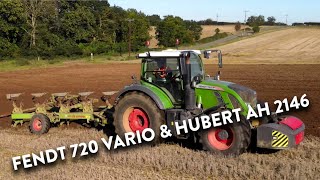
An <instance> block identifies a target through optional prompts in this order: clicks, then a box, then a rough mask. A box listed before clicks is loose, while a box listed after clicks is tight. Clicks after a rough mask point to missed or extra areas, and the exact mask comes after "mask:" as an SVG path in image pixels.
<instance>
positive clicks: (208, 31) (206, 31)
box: [150, 25, 247, 48]
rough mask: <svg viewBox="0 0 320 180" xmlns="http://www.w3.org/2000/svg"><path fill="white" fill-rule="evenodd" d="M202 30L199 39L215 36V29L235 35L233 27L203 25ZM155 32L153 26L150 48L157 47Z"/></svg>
mask: <svg viewBox="0 0 320 180" xmlns="http://www.w3.org/2000/svg"><path fill="white" fill-rule="evenodd" d="M201 27H202V28H203V30H202V35H201V38H200V39H203V38H206V37H210V36H213V35H214V34H215V31H214V30H215V29H217V28H219V29H220V32H221V33H222V32H226V33H235V29H234V25H222V26H215V25H203V26H201ZM245 27H247V26H242V27H241V28H245ZM155 32H156V29H155V27H154V26H152V27H151V28H150V35H151V36H152V37H153V38H152V39H151V41H150V47H151V48H155V47H157V43H158V41H157V39H155V38H154V37H155Z"/></svg>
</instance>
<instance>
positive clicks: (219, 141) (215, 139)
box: [208, 127, 235, 151]
mask: <svg viewBox="0 0 320 180" xmlns="http://www.w3.org/2000/svg"><path fill="white" fill-rule="evenodd" d="M221 136H225V137H221ZM234 139H235V136H234V133H233V130H232V129H231V128H229V127H223V128H217V129H211V130H209V133H208V140H209V143H210V145H211V146H212V147H214V148H215V149H218V150H221V151H223V150H227V149H229V148H230V147H231V145H232V143H233V142H234Z"/></svg>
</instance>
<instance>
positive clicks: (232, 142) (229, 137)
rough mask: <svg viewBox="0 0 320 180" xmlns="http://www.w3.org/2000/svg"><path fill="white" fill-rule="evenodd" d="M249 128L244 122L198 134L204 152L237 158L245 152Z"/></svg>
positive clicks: (248, 139) (247, 144) (249, 135)
mask: <svg viewBox="0 0 320 180" xmlns="http://www.w3.org/2000/svg"><path fill="white" fill-rule="evenodd" d="M250 139H251V128H250V125H249V123H248V122H247V121H246V120H241V121H240V122H234V123H233V124H229V125H226V126H221V127H216V128H211V129H209V130H204V131H202V132H200V143H201V144H202V147H203V149H204V150H207V151H211V152H213V153H216V154H220V155H224V156H237V155H240V154H242V153H244V152H246V151H247V149H248V147H249V144H250Z"/></svg>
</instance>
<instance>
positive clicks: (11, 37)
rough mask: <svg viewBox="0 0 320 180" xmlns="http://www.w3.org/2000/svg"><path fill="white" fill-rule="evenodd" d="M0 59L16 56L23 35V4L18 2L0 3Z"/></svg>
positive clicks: (5, 0) (6, 1) (8, 0)
mask: <svg viewBox="0 0 320 180" xmlns="http://www.w3.org/2000/svg"><path fill="white" fill-rule="evenodd" d="M0 17H1V18H0V58H1V57H3V56H17V55H18V51H19V45H20V44H21V42H22V37H23V34H24V31H23V29H22V28H21V27H22V26H23V25H24V24H25V18H24V14H23V4H22V3H21V1H18V0H14V1H11V0H3V1H0Z"/></svg>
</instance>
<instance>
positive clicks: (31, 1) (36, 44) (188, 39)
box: [0, 0, 202, 59]
mask: <svg viewBox="0 0 320 180" xmlns="http://www.w3.org/2000/svg"><path fill="white" fill-rule="evenodd" d="M0 17H1V18H0V59H4V58H6V57H28V56H30V57H41V58H52V57H55V56H68V57H69V56H74V55H89V54H91V53H94V54H102V53H107V54H113V53H124V52H127V51H128V43H129V42H130V43H131V48H132V49H131V50H132V51H140V50H143V49H144V48H145V42H146V41H147V40H150V39H151V37H150V35H149V29H150V26H151V25H152V24H154V25H156V29H157V35H156V38H157V39H158V40H159V45H160V46H165V47H169V46H174V44H175V39H176V38H179V39H180V41H181V42H182V43H193V42H194V41H196V40H198V39H199V38H200V35H201V31H202V28H201V26H200V25H197V23H196V22H194V21H186V20H183V19H182V18H180V17H175V16H166V17H164V19H161V18H160V17H159V16H158V15H153V16H147V15H145V14H144V13H143V12H139V11H137V10H135V9H128V10H124V9H123V8H121V7H117V6H110V4H109V3H108V1H107V0H92V1H67V0H52V1H44V0H2V1H0ZM129 31H130V32H129ZM129 36H130V37H129Z"/></svg>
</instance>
